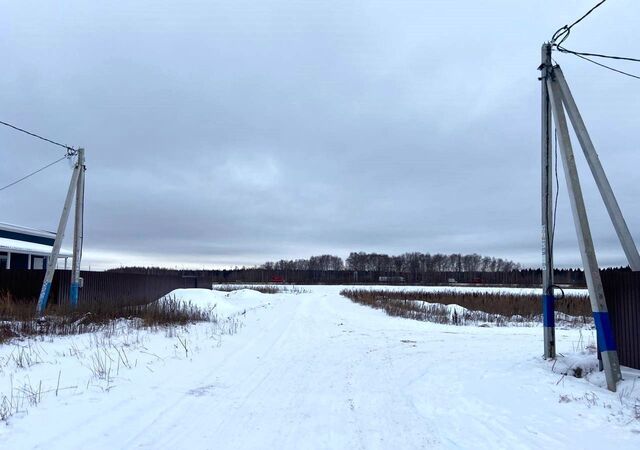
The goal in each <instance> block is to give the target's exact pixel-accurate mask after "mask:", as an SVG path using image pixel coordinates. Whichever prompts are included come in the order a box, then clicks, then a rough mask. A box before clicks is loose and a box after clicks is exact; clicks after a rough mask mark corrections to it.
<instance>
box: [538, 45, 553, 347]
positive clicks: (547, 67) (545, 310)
mask: <svg viewBox="0 0 640 450" xmlns="http://www.w3.org/2000/svg"><path fill="white" fill-rule="evenodd" d="M539 69H540V71H541V76H540V80H541V84H540V87H541V91H542V317H543V326H544V357H545V358H547V359H549V358H555V357H556V338H555V308H554V302H555V299H554V294H553V232H554V226H553V153H552V141H551V102H550V100H549V93H548V87H547V78H548V77H549V76H550V74H551V44H548V43H546V44H544V45H543V46H542V64H541V65H540V67H539Z"/></svg>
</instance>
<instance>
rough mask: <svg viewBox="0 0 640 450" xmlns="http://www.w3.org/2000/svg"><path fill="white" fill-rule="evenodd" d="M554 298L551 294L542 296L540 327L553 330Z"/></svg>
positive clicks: (554, 322) (554, 321)
mask: <svg viewBox="0 0 640 450" xmlns="http://www.w3.org/2000/svg"><path fill="white" fill-rule="evenodd" d="M554 305H555V297H554V296H553V294H544V295H543V296H542V325H543V326H545V327H550V328H553V327H555V326H556V319H555V314H554V311H555V308H554Z"/></svg>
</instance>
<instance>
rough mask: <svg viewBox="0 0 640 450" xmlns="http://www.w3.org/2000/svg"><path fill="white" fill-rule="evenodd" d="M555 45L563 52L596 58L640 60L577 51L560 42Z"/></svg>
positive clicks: (639, 60) (638, 60)
mask: <svg viewBox="0 0 640 450" xmlns="http://www.w3.org/2000/svg"><path fill="white" fill-rule="evenodd" d="M555 47H556V48H557V49H558V51H559V52H561V53H571V54H573V55H577V56H593V57H594V58H608V59H617V60H621V61H632V62H640V59H638V58H629V57H627V56H614V55H603V54H602V53H587V52H576V51H574V50H569V49H568V48H565V47H563V46H561V45H559V44H556V45H555Z"/></svg>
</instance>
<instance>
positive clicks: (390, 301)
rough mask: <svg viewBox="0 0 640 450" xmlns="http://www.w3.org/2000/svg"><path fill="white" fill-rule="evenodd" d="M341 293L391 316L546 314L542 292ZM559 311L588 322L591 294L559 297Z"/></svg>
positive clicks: (435, 318)
mask: <svg viewBox="0 0 640 450" xmlns="http://www.w3.org/2000/svg"><path fill="white" fill-rule="evenodd" d="M341 295H344V296H345V297H348V298H349V299H351V300H352V301H354V302H356V303H360V304H362V305H367V306H370V307H373V308H376V309H383V310H384V311H386V312H387V314H389V315H391V316H400V317H407V318H412V319H417V320H424V321H429V322H436V323H444V324H453V325H465V324H478V323H494V324H496V325H507V324H509V323H530V322H534V321H536V320H539V317H540V315H541V314H542V305H541V301H540V297H539V296H538V295H530V294H513V293H509V292H468V293H467V292H458V291H442V292H427V291H387V290H367V289H345V290H343V291H342V292H341ZM446 305H460V306H462V307H464V308H466V309H467V310H468V311H465V312H462V313H457V312H454V313H452V312H451V311H450V308H447V306H446ZM556 311H559V312H561V313H564V314H566V315H567V316H571V317H566V319H565V321H566V322H568V324H569V325H581V324H585V323H587V322H588V321H589V320H590V317H591V306H590V303H589V300H588V297H587V296H576V297H565V298H564V299H559V300H556Z"/></svg>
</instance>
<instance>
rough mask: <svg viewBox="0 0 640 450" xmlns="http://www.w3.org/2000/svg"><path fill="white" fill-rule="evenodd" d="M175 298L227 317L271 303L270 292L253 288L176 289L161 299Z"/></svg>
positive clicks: (219, 316) (220, 316) (218, 315)
mask: <svg viewBox="0 0 640 450" xmlns="http://www.w3.org/2000/svg"><path fill="white" fill-rule="evenodd" d="M167 300H169V301H170V300H175V301H178V302H181V303H184V304H188V305H191V306H194V307H196V308H200V309H203V310H205V311H209V312H211V313H213V314H215V315H216V316H217V317H218V318H226V317H231V316H235V315H237V314H242V313H244V312H245V311H247V310H248V309H249V310H250V309H254V308H259V307H264V306H267V305H269V304H270V301H269V300H270V299H269V294H262V293H260V292H257V291H254V290H251V289H240V290H237V291H233V292H221V291H215V290H211V289H176V290H173V291H171V292H170V293H168V294H167V295H165V296H164V297H162V298H161V299H160V300H159V301H167Z"/></svg>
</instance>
